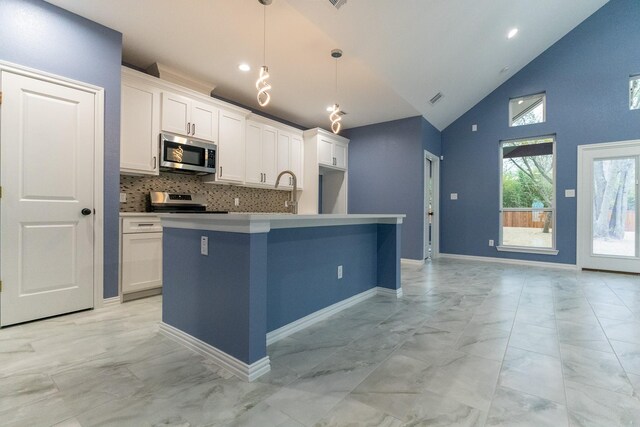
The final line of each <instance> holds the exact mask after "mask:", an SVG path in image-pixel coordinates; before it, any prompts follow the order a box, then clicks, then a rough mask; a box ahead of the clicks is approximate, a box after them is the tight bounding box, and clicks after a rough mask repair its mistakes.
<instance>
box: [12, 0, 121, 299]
mask: <svg viewBox="0 0 640 427" xmlns="http://www.w3.org/2000/svg"><path fill="white" fill-rule="evenodd" d="M0 60H1V61H7V62H12V63H14V64H18V65H23V66H27V67H31V68H35V69H38V70H42V71H45V72H49V73H53V74H57V75H60V76H64V77H67V78H71V79H75V80H79V81H82V82H86V83H91V84H93V85H96V86H100V87H103V88H104V89H105V126H104V127H105V131H104V144H105V146H104V170H105V174H104V209H105V212H104V214H105V215H104V237H105V240H104V296H105V298H108V297H113V296H116V295H118V211H119V199H118V197H119V195H118V193H119V191H120V190H119V187H120V174H119V171H120V63H121V61H122V34H120V33H118V32H116V31H114V30H111V29H109V28H106V27H103V26H101V25H99V24H96V23H95V22H92V21H89V20H87V19H84V18H81V17H79V16H77V15H74V14H72V13H69V12H67V11H65V10H63V9H60V8H58V7H56V6H53V5H50V4H49V3H46V2H44V1H41V0H0Z"/></svg>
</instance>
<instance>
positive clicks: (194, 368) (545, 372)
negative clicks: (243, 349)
mask: <svg viewBox="0 0 640 427" xmlns="http://www.w3.org/2000/svg"><path fill="white" fill-rule="evenodd" d="M402 282H403V288H404V297H403V298H401V299H399V300H396V299H391V298H389V297H374V298H372V299H369V300H367V301H365V302H363V303H360V304H358V305H356V306H354V307H352V308H350V309H348V310H345V311H343V312H341V313H339V314H337V315H335V316H333V317H331V318H329V319H327V320H325V321H323V322H321V323H318V324H316V325H314V326H312V327H310V328H307V329H306V330H303V331H300V332H298V333H296V334H294V335H292V336H290V337H288V338H286V339H284V340H282V341H279V342H277V343H275V344H273V345H271V346H270V347H269V349H268V351H269V355H270V357H271V363H272V371H271V372H270V373H269V374H268V375H266V376H264V377H262V378H260V379H259V380H257V381H255V382H253V383H246V382H243V381H240V380H238V379H236V378H235V377H233V376H231V375H230V374H229V373H228V372H226V371H224V370H222V369H220V368H218V367H217V366H216V365H214V364H213V363H210V362H208V361H207V360H205V359H204V358H202V357H201V356H199V355H197V354H194V353H192V352H191V351H189V350H187V349H185V348H183V347H181V346H180V345H179V344H176V343H174V342H173V341H171V340H168V339H166V338H165V337H163V336H161V335H159V333H158V322H159V320H160V318H161V314H160V306H161V299H160V297H154V298H149V299H146V300H139V301H134V302H130V303H127V304H123V305H118V306H112V307H109V308H105V309H101V310H96V311H87V312H82V313H76V314H71V315H67V316H60V317H57V318H53V319H48V320H44V321H39V322H33V323H29V324H25V325H21V326H16V327H9V328H5V329H2V330H0V425H2V426H260V427H263V426H313V425H316V426H485V425H486V426H498V425H503V426H569V425H570V426H607V427H608V426H631V425H640V277H638V276H629V275H615V274H606V273H594V272H577V271H571V270H560V269H543V268H535V267H521V266H515V265H507V264H494V263H482V262H468V261H453V260H446V259H445V260H437V261H433V262H430V263H428V264H426V265H425V266H423V267H415V266H410V267H403V271H402Z"/></svg>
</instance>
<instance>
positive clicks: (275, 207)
mask: <svg viewBox="0 0 640 427" xmlns="http://www.w3.org/2000/svg"><path fill="white" fill-rule="evenodd" d="M150 191H169V192H173V193H193V194H205V195H206V196H207V210H211V211H229V212H288V211H289V208H286V207H285V206H284V204H285V201H287V200H289V197H290V192H289V191H280V190H267V189H261V188H247V187H238V186H235V185H222V184H204V183H203V182H202V181H201V180H200V178H198V177H197V176H194V175H180V174H175V173H167V172H160V175H159V176H131V175H120V192H121V193H127V201H126V202H125V203H120V212H145V211H146V210H147V200H148V197H149V192H150ZM236 197H237V198H239V199H240V206H235V205H234V199H235V198H236Z"/></svg>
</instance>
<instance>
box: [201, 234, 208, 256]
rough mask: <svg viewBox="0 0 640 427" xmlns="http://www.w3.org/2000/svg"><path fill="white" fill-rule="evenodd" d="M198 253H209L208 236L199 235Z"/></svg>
mask: <svg viewBox="0 0 640 427" xmlns="http://www.w3.org/2000/svg"><path fill="white" fill-rule="evenodd" d="M200 254H201V255H209V238H208V237H207V236H200Z"/></svg>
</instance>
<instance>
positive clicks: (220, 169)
mask: <svg viewBox="0 0 640 427" xmlns="http://www.w3.org/2000/svg"><path fill="white" fill-rule="evenodd" d="M220 178H222V166H220Z"/></svg>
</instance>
